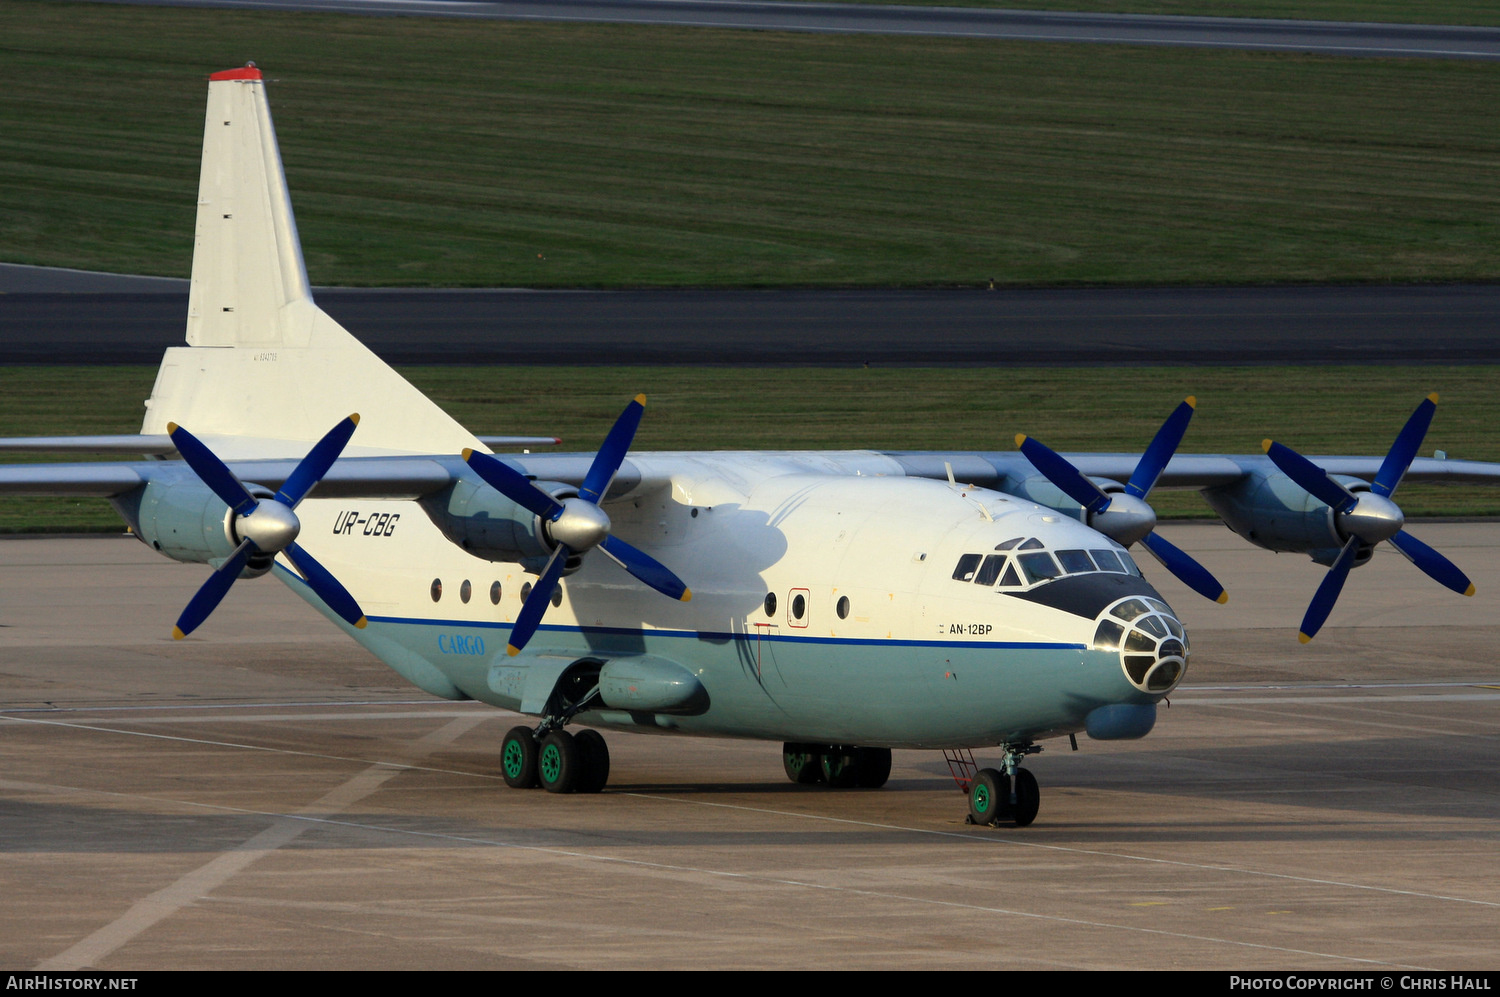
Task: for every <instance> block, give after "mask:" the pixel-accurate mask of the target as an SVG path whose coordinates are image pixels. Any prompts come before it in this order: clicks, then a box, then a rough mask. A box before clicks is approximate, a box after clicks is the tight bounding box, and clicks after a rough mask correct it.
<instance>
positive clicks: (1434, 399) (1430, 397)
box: [1427, 391, 1438, 405]
mask: <svg viewBox="0 0 1500 997" xmlns="http://www.w3.org/2000/svg"><path fill="white" fill-rule="evenodd" d="M1427 400H1428V401H1429V402H1432V404H1434V405H1436V404H1437V403H1438V393H1437V392H1436V391H1434V392H1433V393H1432V394H1430V395H1428V396H1427Z"/></svg>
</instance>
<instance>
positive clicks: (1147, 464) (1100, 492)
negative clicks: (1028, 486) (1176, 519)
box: [1016, 396, 1229, 603]
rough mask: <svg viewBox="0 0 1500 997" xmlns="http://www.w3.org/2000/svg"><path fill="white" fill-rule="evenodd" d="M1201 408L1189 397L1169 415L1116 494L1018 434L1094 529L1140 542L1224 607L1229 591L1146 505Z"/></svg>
mask: <svg viewBox="0 0 1500 997" xmlns="http://www.w3.org/2000/svg"><path fill="white" fill-rule="evenodd" d="M1197 404H1198V400H1197V399H1196V398H1193V397H1192V396H1189V397H1188V398H1187V400H1186V401H1184V402H1183V403H1182V404H1180V405H1178V406H1177V407H1176V408H1175V409H1173V410H1172V414H1171V415H1169V416H1167V420H1166V421H1165V422H1163V423H1162V425H1161V428H1160V429H1158V430H1157V431H1156V435H1155V436H1154V437H1153V438H1152V440H1151V445H1150V446H1148V447H1147V448H1146V452H1145V453H1143V454H1141V459H1140V461H1139V462H1138V463H1137V464H1136V465H1135V470H1134V471H1133V472H1132V473H1131V475H1130V480H1129V481H1128V482H1126V483H1125V491H1124V492H1123V493H1117V494H1114V495H1111V494H1110V493H1108V492H1106V491H1105V490H1104V489H1102V488H1100V487H1099V486H1098V485H1097V484H1095V483H1094V482H1093V481H1092V480H1090V479H1089V478H1088V477H1086V476H1085V475H1084V474H1083V472H1081V471H1079V470H1078V468H1076V467H1074V466H1073V465H1072V463H1070V462H1069V461H1068V459H1067V458H1065V457H1063V456H1062V455H1061V454H1059V453H1057V452H1056V451H1054V450H1052V449H1050V448H1049V447H1047V446H1046V445H1045V444H1043V443H1042V442H1040V441H1039V440H1035V439H1033V438H1031V437H1029V436H1027V435H1026V434H1025V433H1018V434H1017V435H1016V446H1018V447H1020V448H1021V453H1022V454H1023V455H1025V457H1026V459H1027V460H1029V461H1031V463H1032V465H1033V466H1034V467H1036V469H1037V470H1038V471H1040V472H1042V476H1043V477H1045V478H1046V479H1047V480H1048V481H1050V482H1052V484H1054V485H1056V486H1057V488H1058V489H1059V490H1060V491H1062V493H1063V494H1064V495H1067V496H1068V497H1069V498H1070V499H1072V500H1073V501H1074V502H1077V503H1078V504H1079V505H1081V506H1083V511H1084V521H1085V522H1086V523H1088V524H1089V526H1091V527H1093V528H1094V529H1096V530H1098V531H1099V532H1100V533H1103V534H1104V535H1105V536H1107V537H1109V538H1110V539H1112V540H1114V541H1116V542H1117V543H1120V544H1123V545H1124V546H1126V547H1129V546H1131V545H1132V544H1134V543H1136V542H1137V541H1139V542H1140V543H1141V544H1143V545H1144V546H1145V548H1146V549H1147V550H1148V551H1150V552H1151V554H1152V556H1154V557H1155V558H1156V559H1157V560H1158V561H1160V562H1161V563H1162V566H1163V567H1164V568H1166V569H1167V570H1168V571H1170V572H1172V574H1174V575H1176V576H1177V577H1178V578H1179V579H1181V581H1182V582H1183V583H1184V584H1185V585H1187V586H1188V588H1190V589H1192V590H1193V591H1194V592H1197V593H1198V594H1199V595H1201V596H1203V597H1204V598H1205V599H1212V600H1213V601H1214V602H1219V603H1224V602H1228V601H1229V593H1228V592H1226V591H1224V586H1222V585H1220V584H1219V581H1218V579H1216V578H1215V577H1214V576H1213V575H1212V574H1210V573H1209V571H1208V569H1207V568H1205V567H1203V565H1201V564H1199V563H1198V562H1197V561H1195V560H1193V559H1192V558H1191V557H1190V556H1188V554H1187V553H1186V552H1185V551H1183V550H1182V549H1181V548H1179V547H1177V546H1176V545H1175V544H1172V543H1169V542H1168V541H1167V540H1166V539H1165V538H1163V537H1161V536H1160V535H1158V534H1157V533H1155V532H1154V531H1155V529H1156V512H1155V510H1153V509H1152V508H1151V506H1149V505H1147V504H1146V496H1147V495H1149V494H1150V493H1151V489H1152V488H1155V487H1156V482H1157V479H1159V478H1160V477H1161V473H1162V471H1163V470H1165V469H1166V466H1167V464H1168V462H1170V461H1171V459H1172V455H1173V454H1174V453H1176V452H1177V446H1178V444H1180V443H1181V442H1182V437H1183V434H1184V433H1186V432H1187V427H1188V422H1189V421H1190V420H1191V419H1192V418H1193V409H1194V408H1195V407H1196V406H1197Z"/></svg>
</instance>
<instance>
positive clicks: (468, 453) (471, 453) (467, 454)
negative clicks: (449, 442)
mask: <svg viewBox="0 0 1500 997" xmlns="http://www.w3.org/2000/svg"><path fill="white" fill-rule="evenodd" d="M472 456H474V448H473V447H464V460H465V461H467V460H468V459H469V458H470V457H472Z"/></svg>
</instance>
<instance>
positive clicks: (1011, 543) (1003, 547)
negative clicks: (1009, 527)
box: [995, 537, 1021, 550]
mask: <svg viewBox="0 0 1500 997" xmlns="http://www.w3.org/2000/svg"><path fill="white" fill-rule="evenodd" d="M1020 542H1021V538H1020V537H1011V538H1010V539H1009V540H1007V541H1005V543H1003V544H995V549H996V550H1010V549H1011V548H1012V547H1014V546H1015V545H1016V544H1018V543H1020Z"/></svg>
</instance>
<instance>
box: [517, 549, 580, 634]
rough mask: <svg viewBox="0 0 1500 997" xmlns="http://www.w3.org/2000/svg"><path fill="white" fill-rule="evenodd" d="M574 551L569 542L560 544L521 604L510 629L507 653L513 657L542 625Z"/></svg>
mask: <svg viewBox="0 0 1500 997" xmlns="http://www.w3.org/2000/svg"><path fill="white" fill-rule="evenodd" d="M572 553H573V552H572V551H570V550H569V549H568V546H567V544H558V545H557V549H556V550H554V551H553V552H552V559H551V560H549V561H548V562H547V566H546V567H545V568H543V569H542V577H540V578H538V579H537V580H536V585H534V586H533V587H532V589H531V594H530V595H529V596H527V597H526V602H525V603H523V604H522V606H521V612H520V613H518V614H517V615H516V624H515V626H514V627H512V628H511V631H510V646H508V647H507V648H506V649H505V651H506V653H507V654H509V655H511V656H512V657H514V656H515V655H517V654H520V653H521V648H523V647H525V646H526V645H527V643H528V642H530V640H531V638H532V635H533V634H535V633H536V629H537V627H539V626H541V623H542V614H543V613H545V612H546V611H547V606H548V604H549V603H551V602H552V590H553V589H555V588H557V580H558V579H559V578H561V577H562V573H563V568H564V567H565V566H566V565H567V563H568V557H569V555H571V554H572Z"/></svg>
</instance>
